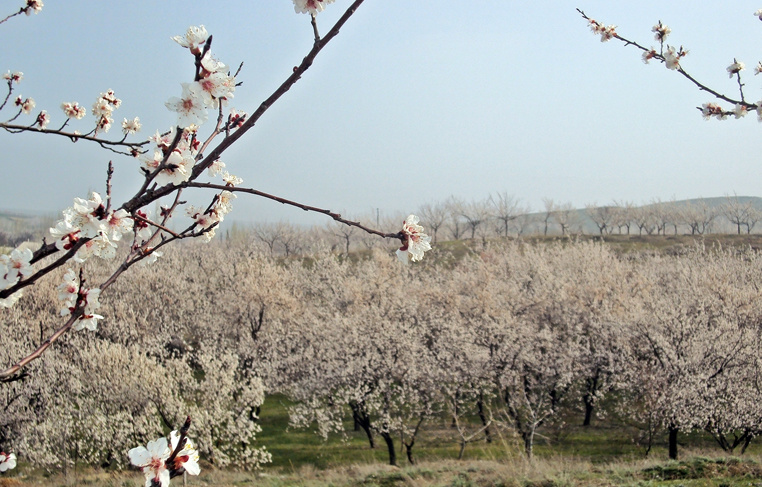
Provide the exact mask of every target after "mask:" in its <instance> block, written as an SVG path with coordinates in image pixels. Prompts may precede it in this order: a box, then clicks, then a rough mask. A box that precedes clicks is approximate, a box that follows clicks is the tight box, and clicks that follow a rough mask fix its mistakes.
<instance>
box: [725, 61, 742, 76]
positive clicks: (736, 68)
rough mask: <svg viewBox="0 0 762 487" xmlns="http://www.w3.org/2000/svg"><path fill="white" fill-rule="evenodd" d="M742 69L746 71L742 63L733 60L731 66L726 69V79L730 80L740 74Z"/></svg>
mask: <svg viewBox="0 0 762 487" xmlns="http://www.w3.org/2000/svg"><path fill="white" fill-rule="evenodd" d="M744 69H746V65H745V64H744V63H742V62H740V61H736V60H735V59H733V64H731V65H730V66H728V67H727V71H728V77H729V78H732V77H733V75H734V74H736V73H740V72H741V71H743V70H744Z"/></svg>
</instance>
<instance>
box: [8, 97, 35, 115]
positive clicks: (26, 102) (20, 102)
mask: <svg viewBox="0 0 762 487" xmlns="http://www.w3.org/2000/svg"><path fill="white" fill-rule="evenodd" d="M13 103H14V104H15V105H16V106H17V107H19V108H20V109H21V112H22V113H24V114H25V115H29V114H30V113H32V110H34V107H35V105H36V103H35V102H34V98H26V99H22V98H21V95H19V96H17V97H16V100H14V102H13Z"/></svg>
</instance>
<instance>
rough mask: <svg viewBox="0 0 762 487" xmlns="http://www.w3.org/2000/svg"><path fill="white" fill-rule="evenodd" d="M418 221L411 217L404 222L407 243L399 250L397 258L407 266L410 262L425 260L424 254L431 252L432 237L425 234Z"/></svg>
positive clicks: (403, 230)
mask: <svg viewBox="0 0 762 487" xmlns="http://www.w3.org/2000/svg"><path fill="white" fill-rule="evenodd" d="M418 221H419V220H418V217H417V216H415V215H410V216H408V217H407V218H406V219H405V221H404V222H402V234H403V235H405V241H404V242H403V244H402V247H400V248H399V250H397V258H398V259H400V260H401V261H402V262H404V263H406V264H407V262H408V260H410V261H413V262H416V261H419V260H421V259H423V253H424V252H426V251H427V250H431V237H429V236H428V235H426V234H425V233H423V227H422V226H421V225H419V224H418Z"/></svg>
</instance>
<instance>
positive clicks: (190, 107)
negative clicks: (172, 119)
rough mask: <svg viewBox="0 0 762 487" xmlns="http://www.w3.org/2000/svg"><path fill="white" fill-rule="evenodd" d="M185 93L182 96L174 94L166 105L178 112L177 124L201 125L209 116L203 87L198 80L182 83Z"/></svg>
mask: <svg viewBox="0 0 762 487" xmlns="http://www.w3.org/2000/svg"><path fill="white" fill-rule="evenodd" d="M182 87H183V93H182V96H181V97H180V98H178V97H176V96H173V97H172V98H170V99H169V100H168V101H167V102H166V103H165V104H164V105H166V107H167V108H168V109H170V110H172V111H173V112H177V126H178V127H181V128H185V127H188V126H190V125H194V124H195V125H201V124H203V123H204V122H206V120H207V119H208V118H209V114H208V113H207V112H206V104H205V103H204V95H203V91H204V90H203V89H202V88H201V85H199V83H198V82H193V83H182Z"/></svg>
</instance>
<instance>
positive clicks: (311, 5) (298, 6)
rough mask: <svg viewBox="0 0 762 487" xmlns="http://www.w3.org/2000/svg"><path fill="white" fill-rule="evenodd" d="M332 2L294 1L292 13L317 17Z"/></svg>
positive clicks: (332, 0) (328, 0) (316, 0)
mask: <svg viewBox="0 0 762 487" xmlns="http://www.w3.org/2000/svg"><path fill="white" fill-rule="evenodd" d="M333 2H334V0H294V11H295V12H296V13H298V14H307V13H308V14H311V15H317V14H318V12H322V11H323V10H325V6H326V5H328V4H329V3H333Z"/></svg>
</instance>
